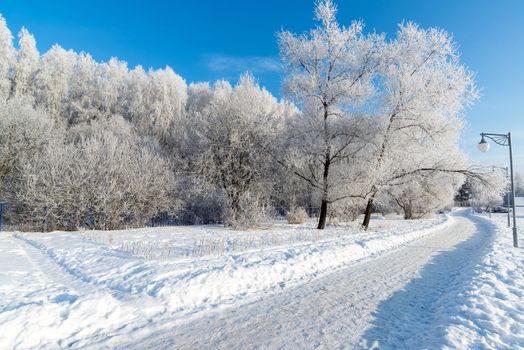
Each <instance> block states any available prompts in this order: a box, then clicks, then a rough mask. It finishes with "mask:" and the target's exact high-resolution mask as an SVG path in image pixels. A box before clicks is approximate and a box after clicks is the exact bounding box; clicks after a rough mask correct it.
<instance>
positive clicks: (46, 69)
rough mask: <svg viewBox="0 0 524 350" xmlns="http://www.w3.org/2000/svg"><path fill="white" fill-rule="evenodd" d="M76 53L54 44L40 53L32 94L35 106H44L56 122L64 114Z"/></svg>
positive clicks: (61, 118)
mask: <svg viewBox="0 0 524 350" xmlns="http://www.w3.org/2000/svg"><path fill="white" fill-rule="evenodd" d="M76 60H77V55H76V53H74V52H73V51H71V50H69V51H66V50H64V49H63V48H62V47H60V46H58V45H54V46H53V47H52V48H51V49H50V50H49V51H47V52H46V53H44V54H43V55H42V58H41V61H40V66H39V68H38V70H37V72H36V74H35V77H34V80H33V86H32V94H33V97H34V100H35V103H36V105H37V106H39V107H41V108H44V109H45V110H46V111H47V113H49V115H50V116H51V117H53V119H54V120H55V121H57V122H62V123H63V120H64V118H65V115H66V106H67V103H68V98H69V96H68V94H69V86H70V84H71V76H72V74H73V68H74V66H75V64H76Z"/></svg>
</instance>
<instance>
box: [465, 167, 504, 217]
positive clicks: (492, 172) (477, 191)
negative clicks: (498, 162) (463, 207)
mask: <svg viewBox="0 0 524 350" xmlns="http://www.w3.org/2000/svg"><path fill="white" fill-rule="evenodd" d="M476 172H477V173H479V174H482V177H481V178H479V179H471V180H470V181H469V183H470V187H471V194H472V198H471V199H472V201H473V203H474V206H477V207H482V206H483V207H486V208H493V207H494V206H496V205H500V204H502V203H503V198H504V195H506V193H507V191H508V187H509V179H508V176H507V174H506V170H505V169H503V168H498V167H478V168H477V170H476Z"/></svg>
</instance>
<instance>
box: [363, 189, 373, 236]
mask: <svg viewBox="0 0 524 350" xmlns="http://www.w3.org/2000/svg"><path fill="white" fill-rule="evenodd" d="M371 209H373V197H371V198H370V199H369V200H368V205H367V206H366V212H365V214H364V221H363V222H362V227H363V228H364V230H367V229H368V226H369V222H370V221H371Z"/></svg>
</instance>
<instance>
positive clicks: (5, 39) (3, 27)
mask: <svg viewBox="0 0 524 350" xmlns="http://www.w3.org/2000/svg"><path fill="white" fill-rule="evenodd" d="M15 55H16V52H15V49H14V47H13V34H12V33H11V31H10V30H9V28H8V27H7V23H6V21H5V19H4V17H2V15H0V101H4V100H6V99H7V98H8V97H9V94H10V92H11V76H12V69H13V65H14V63H15V60H16V57H15Z"/></svg>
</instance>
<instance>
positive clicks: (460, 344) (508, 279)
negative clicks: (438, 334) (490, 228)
mask: <svg viewBox="0 0 524 350" xmlns="http://www.w3.org/2000/svg"><path fill="white" fill-rule="evenodd" d="M486 220H487V219H486ZM493 220H494V222H495V223H496V233H495V238H494V242H493V246H492V249H491V250H490V251H489V253H488V254H487V255H486V256H485V257H484V258H483V260H482V262H481V263H480V264H478V265H476V266H475V268H474V269H473V274H472V275H471V276H467V278H466V279H465V280H466V281H467V282H466V283H464V284H462V285H460V288H459V289H458V290H455V291H452V292H450V293H449V294H448V296H447V299H448V300H447V301H446V300H444V301H443V303H442V305H448V306H449V305H450V304H451V305H454V307H453V308H452V309H449V308H442V309H441V310H440V318H441V320H440V324H442V325H445V327H444V329H443V330H442V332H443V334H444V338H445V340H446V342H445V344H444V347H445V348H449V349H480V348H482V349H522V348H523V347H524V249H523V248H513V241H512V231H511V229H509V228H507V227H506V217H505V215H504V214H502V215H494V216H493ZM519 224H520V225H519V229H520V235H521V237H522V232H523V231H522V230H523V229H524V225H522V223H521V222H519ZM523 244H524V240H523V239H521V240H520V245H521V247H522V245H523Z"/></svg>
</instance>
